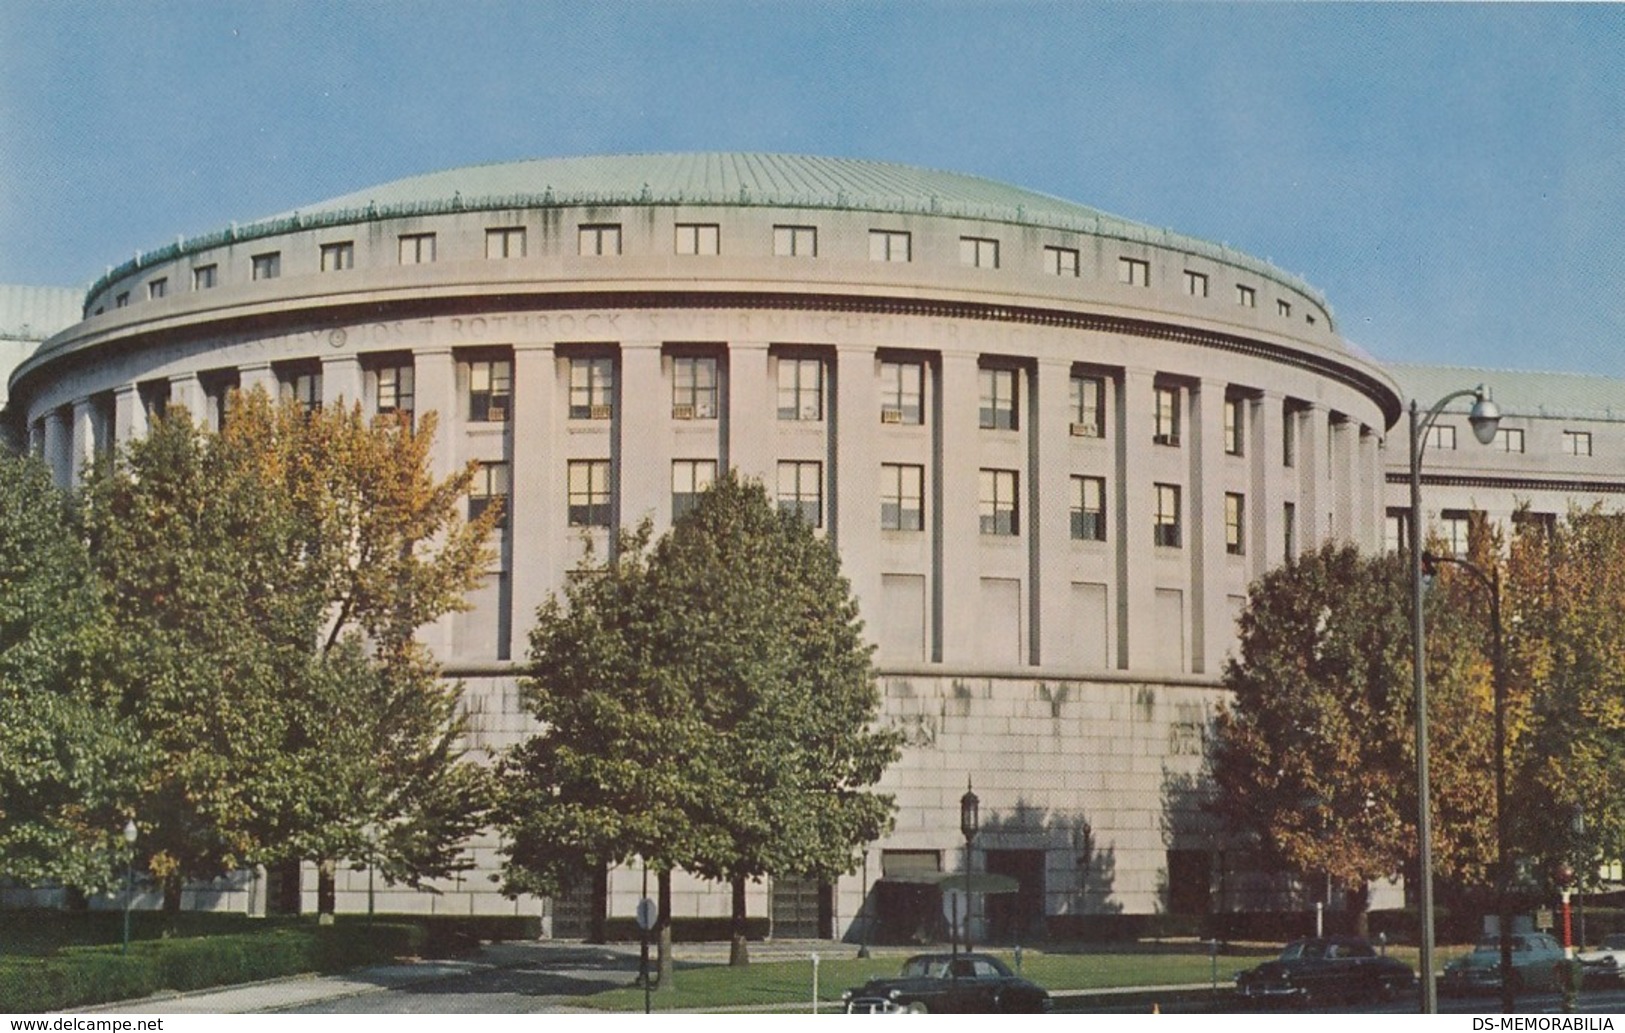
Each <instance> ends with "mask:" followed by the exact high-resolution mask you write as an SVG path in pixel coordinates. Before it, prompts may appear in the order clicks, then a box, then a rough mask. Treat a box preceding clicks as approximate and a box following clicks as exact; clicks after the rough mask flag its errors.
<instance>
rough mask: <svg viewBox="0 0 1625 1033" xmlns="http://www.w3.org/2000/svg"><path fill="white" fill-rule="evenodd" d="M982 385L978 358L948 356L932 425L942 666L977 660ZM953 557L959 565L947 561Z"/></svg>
mask: <svg viewBox="0 0 1625 1033" xmlns="http://www.w3.org/2000/svg"><path fill="white" fill-rule="evenodd" d="M980 390H981V389H980V386H979V381H978V372H977V365H976V356H975V354H966V353H964V352H944V353H943V356H942V367H941V381H940V384H939V385H938V388H937V392H936V394H935V396H934V397H933V399H932V401H933V408H932V412H931V417H930V418H931V420H932V422H933V423H934V425H935V426H936V427H937V428H938V435H937V439H936V454H935V456H934V457H933V463H934V465H935V467H936V469H935V471H933V472H934V474H935V476H933V477H932V482H933V483H934V484H935V485H936V491H935V493H934V498H933V500H932V501H933V503H934V505H933V506H932V507H931V508H932V511H933V512H934V513H935V514H936V519H935V520H934V521H933V533H934V534H935V535H936V541H937V548H936V550H935V553H934V557H933V559H934V565H935V568H936V569H935V571H934V577H933V578H932V583H933V584H934V585H936V586H937V588H936V592H935V593H934V599H933V608H934V609H936V610H937V611H938V612H939V613H940V614H941V617H940V620H939V621H937V622H936V623H937V625H938V627H940V629H941V632H940V635H941V637H940V639H939V640H938V644H939V645H940V647H941V657H940V659H941V661H942V662H943V663H949V664H954V663H957V664H972V663H974V662H975V661H976V659H977V644H978V642H980V640H981V639H980V636H979V635H978V633H977V627H978V625H977V604H978V602H979V600H980V599H981V587H982V586H981V572H980V564H979V562H978V560H979V554H980V552H981V541H982V535H981V516H980V504H981V470H980V467H979V465H978V463H977V462H976V459H975V458H974V457H976V456H977V455H979V454H980V450H979V448H978V441H977V408H978V404H979V403H978V399H979V398H980ZM947 553H952V554H953V556H954V557H955V562H953V563H951V564H950V563H947V562H946V561H945V560H944V556H945V554H947Z"/></svg>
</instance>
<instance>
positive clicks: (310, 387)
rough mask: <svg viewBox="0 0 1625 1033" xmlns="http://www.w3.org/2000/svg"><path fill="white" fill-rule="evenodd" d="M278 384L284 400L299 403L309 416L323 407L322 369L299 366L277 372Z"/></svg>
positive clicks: (313, 366)
mask: <svg viewBox="0 0 1625 1033" xmlns="http://www.w3.org/2000/svg"><path fill="white" fill-rule="evenodd" d="M277 382H278V386H279V388H280V393H281V395H282V397H283V398H291V399H293V400H294V401H295V402H297V403H299V408H300V409H302V410H304V412H305V413H306V414H307V415H308V414H309V413H313V412H315V411H316V410H317V409H320V408H321V407H322V368H321V367H320V366H315V365H310V366H307V365H303V364H301V365H299V366H297V367H289V368H287V369H283V370H279V371H278V372H277Z"/></svg>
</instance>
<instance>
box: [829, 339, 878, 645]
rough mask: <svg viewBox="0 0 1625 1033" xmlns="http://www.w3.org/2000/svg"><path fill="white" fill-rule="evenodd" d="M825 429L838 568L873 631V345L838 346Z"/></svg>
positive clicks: (875, 521) (875, 573)
mask: <svg viewBox="0 0 1625 1033" xmlns="http://www.w3.org/2000/svg"><path fill="white" fill-rule="evenodd" d="M831 375H832V376H833V378H834V384H833V385H832V390H831V392H830V394H831V396H832V397H833V399H834V402H835V404H834V405H832V406H829V407H828V418H829V422H828V433H829V436H830V439H831V448H830V454H831V456H832V457H833V462H832V463H831V467H832V469H831V470H830V476H829V491H830V504H829V513H830V528H829V532H830V537H831V539H832V540H833V541H834V543H835V546H836V548H837V549H839V550H840V554H841V571H842V573H844V574H845V575H846V576H847V578H848V579H849V580H850V581H851V583H852V593H853V595H855V596H856V597H857V600H858V606H859V612H861V613H863V614H864V615H865V617H866V618H867V619H868V620H869V623H870V628H871V632H870V634H871V635H873V634H874V631H873V629H875V628H878V627H879V623H878V621H875V620H874V618H873V615H872V614H871V612H870V611H871V607H874V606H878V605H879V603H880V570H879V568H878V562H879V560H878V556H877V546H878V544H879V541H880V461H881V459H882V456H881V455H880V449H879V441H878V437H879V433H880V402H879V398H878V396H877V394H876V390H875V378H876V371H875V350H874V348H873V347H868V346H852V347H841V348H839V349H837V351H836V356H835V363H834V366H833V368H832V370H831Z"/></svg>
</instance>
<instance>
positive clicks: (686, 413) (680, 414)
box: [671, 405, 694, 420]
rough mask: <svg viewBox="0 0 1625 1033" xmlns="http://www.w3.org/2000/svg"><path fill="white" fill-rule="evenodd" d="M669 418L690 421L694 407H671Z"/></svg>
mask: <svg viewBox="0 0 1625 1033" xmlns="http://www.w3.org/2000/svg"><path fill="white" fill-rule="evenodd" d="M671 418H672V419H674V420H692V419H693V418H694V407H693V406H692V405H674V406H672V407H671Z"/></svg>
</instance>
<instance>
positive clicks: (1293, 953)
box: [1236, 936, 1417, 1004]
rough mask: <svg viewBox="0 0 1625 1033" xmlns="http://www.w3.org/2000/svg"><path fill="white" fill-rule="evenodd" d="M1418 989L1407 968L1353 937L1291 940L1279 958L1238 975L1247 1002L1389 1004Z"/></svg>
mask: <svg viewBox="0 0 1625 1033" xmlns="http://www.w3.org/2000/svg"><path fill="white" fill-rule="evenodd" d="M1416 987H1417V980H1416V973H1415V972H1414V971H1413V970H1412V969H1411V967H1410V966H1409V965H1407V964H1405V963H1404V962H1403V961H1400V960H1398V959H1396V958H1388V957H1382V956H1380V955H1378V954H1377V952H1376V950H1375V948H1373V947H1372V946H1371V943H1370V941H1368V940H1363V939H1361V938H1359V937H1357V936H1317V937H1314V938H1312V939H1307V940H1294V941H1293V942H1291V943H1289V944H1287V945H1286V946H1285V947H1284V948H1282V950H1281V955H1280V957H1277V958H1275V959H1274V960H1272V961H1266V962H1264V963H1263V964H1262V965H1257V966H1254V967H1253V968H1250V969H1247V970H1246V971H1245V972H1239V973H1237V974H1236V994H1237V995H1238V996H1240V997H1242V998H1243V999H1245V1000H1251V1001H1271V1000H1287V1001H1297V1002H1299V1003H1303V1004H1314V1003H1322V1002H1326V1001H1379V1000H1392V999H1394V998H1396V997H1398V996H1399V995H1401V994H1404V993H1409V992H1412V991H1414V990H1415V989H1416Z"/></svg>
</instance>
